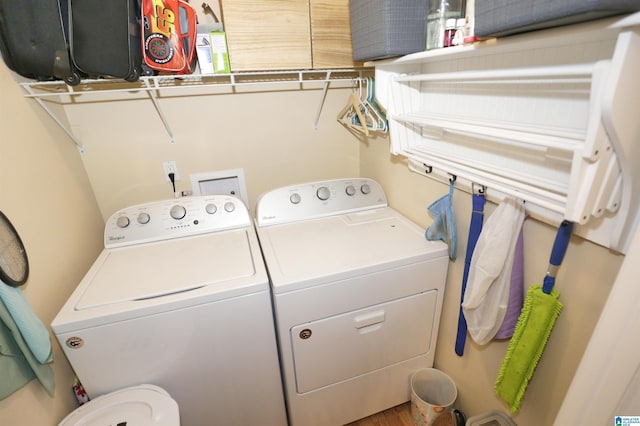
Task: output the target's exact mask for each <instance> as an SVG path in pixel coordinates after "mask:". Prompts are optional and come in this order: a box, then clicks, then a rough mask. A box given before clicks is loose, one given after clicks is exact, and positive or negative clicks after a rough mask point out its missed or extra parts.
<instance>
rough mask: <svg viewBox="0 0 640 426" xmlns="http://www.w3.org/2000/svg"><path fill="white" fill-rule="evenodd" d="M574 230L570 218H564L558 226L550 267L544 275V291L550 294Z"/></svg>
mask: <svg viewBox="0 0 640 426" xmlns="http://www.w3.org/2000/svg"><path fill="white" fill-rule="evenodd" d="M572 230H573V222H569V221H568V220H563V221H562V223H561V224H560V227H559V228H558V232H557V233H556V239H555V241H554V242H553V248H552V249H551V257H550V258H549V269H547V275H546V276H545V277H544V282H543V283H542V291H543V292H544V293H546V294H550V293H551V289H553V286H554V285H555V282H556V274H557V272H558V269H559V267H560V264H561V263H562V260H563V259H564V255H565V253H566V252H567V246H569V239H570V238H571V232H572Z"/></svg>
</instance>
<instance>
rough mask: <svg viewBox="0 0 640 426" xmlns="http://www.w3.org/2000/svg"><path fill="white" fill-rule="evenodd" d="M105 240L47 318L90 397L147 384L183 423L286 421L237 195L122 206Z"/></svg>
mask: <svg viewBox="0 0 640 426" xmlns="http://www.w3.org/2000/svg"><path fill="white" fill-rule="evenodd" d="M104 239H105V241H104V244H105V249H104V250H103V251H102V253H101V254H100V256H99V257H98V258H97V260H96V261H95V263H94V264H93V266H92V267H91V269H90V270H89V271H88V273H87V274H86V276H85V277H84V278H83V280H82V281H81V282H80V284H79V285H78V287H77V288H76V290H75V291H74V292H73V294H72V295H71V297H70V298H69V300H68V301H67V302H66V304H65V305H64V306H63V307H62V309H61V311H60V312H59V313H58V315H57V316H56V318H55V319H54V321H53V323H52V324H51V327H52V328H53V331H54V332H55V334H56V337H57V338H58V340H59V342H60V345H61V346H62V348H63V349H64V352H65V354H66V356H67V358H68V359H69V362H70V363H71V365H72V367H73V369H74V370H75V372H76V374H77V376H78V378H79V379H80V381H81V382H82V384H83V385H84V387H85V389H86V391H87V393H88V394H89V396H90V397H92V398H95V397H97V396H99V395H102V394H106V393H108V392H111V391H114V390H117V389H122V388H125V387H128V386H133V385H138V384H142V383H149V384H154V385H157V386H160V387H161V388H164V389H165V390H167V391H168V392H169V394H170V395H171V396H172V397H173V399H175V400H176V402H177V403H178V406H179V409H180V418H181V422H182V425H183V426H196V425H206V426H210V425H213V424H215V425H258V424H259V425H278V426H281V425H286V424H287V420H286V413H285V408H284V398H283V392H282V382H281V375H280V369H279V364H278V354H277V347H276V337H275V330H274V323H273V314H272V307H271V298H270V292H269V281H268V277H267V273H266V269H265V266H264V261H263V260H262V257H261V254H260V247H259V245H258V240H257V238H256V233H255V230H254V227H253V224H252V221H251V217H250V215H249V213H248V211H247V208H246V207H245V205H244V204H243V203H242V201H240V200H239V199H237V198H234V197H231V196H221V195H215V196H214V195H209V196H201V197H187V198H181V199H179V200H166V201H159V202H154V203H149V204H142V205H138V206H133V207H130V208H126V209H123V210H121V211H119V212H117V213H115V214H114V215H112V216H111V217H110V218H109V220H108V221H107V223H106V226H105V233H104Z"/></svg>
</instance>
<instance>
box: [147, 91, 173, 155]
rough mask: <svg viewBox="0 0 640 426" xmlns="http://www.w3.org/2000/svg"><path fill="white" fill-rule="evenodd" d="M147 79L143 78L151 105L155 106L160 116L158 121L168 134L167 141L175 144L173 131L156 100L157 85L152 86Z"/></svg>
mask: <svg viewBox="0 0 640 426" xmlns="http://www.w3.org/2000/svg"><path fill="white" fill-rule="evenodd" d="M149 81H150V80H149V79H145V80H144V84H145V86H147V89H149V90H148V92H149V98H150V99H151V102H153V106H154V107H155V109H156V112H157V113H158V117H160V121H162V124H163V125H164V128H165V130H166V131H167V134H168V135H169V143H171V144H175V143H176V139H175V137H174V136H173V131H171V127H170V126H169V122H168V121H167V118H166V117H165V115H164V112H163V111H162V108H160V103H159V102H158V97H157V94H156V90H157V89H158V87H157V85H154V86H153V87H152V86H151V84H150V83H149Z"/></svg>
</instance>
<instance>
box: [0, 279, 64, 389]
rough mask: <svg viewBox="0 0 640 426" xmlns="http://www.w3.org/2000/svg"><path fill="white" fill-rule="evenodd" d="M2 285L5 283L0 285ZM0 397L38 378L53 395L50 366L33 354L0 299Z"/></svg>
mask: <svg viewBox="0 0 640 426" xmlns="http://www.w3.org/2000/svg"><path fill="white" fill-rule="evenodd" d="M0 285H4V284H0ZM0 377H1V378H2V380H0V399H2V398H5V397H6V396H8V395H10V394H11V393H13V392H15V391H16V390H18V389H20V388H21V387H22V386H24V385H25V384H27V383H28V382H29V381H31V380H33V379H34V378H37V379H38V380H39V381H40V383H41V384H42V386H43V387H44V388H45V389H46V390H47V392H49V395H52V396H53V388H54V382H53V369H52V368H51V365H49V364H43V363H40V362H38V360H37V359H36V358H35V357H34V356H33V354H32V353H31V350H30V349H29V347H28V346H27V344H26V342H25V341H24V339H23V338H22V334H21V333H20V330H19V328H18V326H17V325H16V323H15V321H14V320H13V317H12V316H11V314H10V313H9V311H8V310H7V307H6V306H5V304H4V303H3V302H2V301H1V300H0Z"/></svg>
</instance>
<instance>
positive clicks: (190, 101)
mask: <svg viewBox="0 0 640 426" xmlns="http://www.w3.org/2000/svg"><path fill="white" fill-rule="evenodd" d="M273 87H274V86H272V85H270V86H264V87H262V89H265V90H271V89H273ZM315 87H316V88H313V89H310V90H296V89H297V85H294V86H293V89H294V90H291V86H290V85H289V86H280V88H284V89H289V90H281V91H267V92H263V93H235V94H231V95H229V94H215V95H209V96H188V97H179V96H178V97H173V98H164V99H161V100H160V105H161V107H162V110H163V112H164V114H165V116H166V117H167V121H168V123H169V124H170V126H171V128H172V130H173V133H174V137H175V143H173V144H172V143H170V139H169V137H168V135H167V133H166V132H165V129H164V127H163V126H162V123H161V121H160V119H159V117H158V115H157V114H156V112H155V109H154V108H153V104H152V103H151V101H149V100H148V99H142V100H129V101H120V102H116V103H111V102H105V103H86V104H81V105H77V106H67V107H66V109H67V112H68V115H69V117H70V120H71V123H72V129H73V131H74V133H75V134H76V135H77V136H78V138H79V139H80V140H81V141H82V143H83V144H84V145H85V147H86V154H85V155H84V156H83V157H82V160H83V161H84V164H85V167H86V170H87V173H88V175H89V179H90V180H91V186H92V188H93V190H94V192H95V195H96V199H97V200H98V204H99V206H100V209H101V211H102V214H103V216H104V218H105V219H106V218H108V217H109V216H110V215H111V214H112V213H114V212H115V211H116V210H118V209H120V208H123V207H127V206H130V205H133V204H136V203H141V202H145V201H152V200H159V199H163V198H170V197H171V196H172V189H171V186H170V184H169V183H168V182H167V181H166V180H165V176H164V172H163V169H162V162H163V161H165V160H175V161H176V165H177V168H178V172H179V174H180V177H181V180H180V181H179V182H177V183H176V189H177V190H178V191H184V190H189V189H191V184H190V182H189V174H192V173H202V172H209V171H217V170H226V169H235V168H244V172H245V177H246V183H247V192H248V195H249V203H250V205H251V207H252V208H253V206H254V204H255V200H256V199H257V198H258V197H259V196H260V194H262V193H263V192H265V191H267V190H269V189H273V188H275V187H278V186H283V185H287V184H293V183H298V182H302V181H310V180H320V179H328V178H336V177H348V176H355V175H357V174H358V173H359V157H358V149H359V143H358V141H357V140H356V139H355V138H353V137H351V136H350V134H349V133H348V132H347V131H345V130H344V128H343V127H342V126H341V125H340V124H339V123H338V122H337V120H336V115H337V113H338V111H340V109H342V107H343V106H344V105H345V104H346V102H347V98H348V94H349V93H350V89H330V90H329V91H328V93H327V97H326V100H325V103H324V107H323V109H322V114H321V115H320V121H319V123H318V128H317V130H315V128H314V120H315V117H316V114H317V109H318V107H319V105H320V99H321V95H322V92H321V90H319V87H321V86H318V85H316V86H315ZM251 89H252V90H253V89H254V87H252V88H251ZM241 90H246V89H245V88H239V89H238V91H241ZM192 93H193V92H192ZM195 93H202V90H198V91H197V92H195ZM86 98H88V97H86V96H84V97H82V99H81V100H83V101H84V100H85V99H86Z"/></svg>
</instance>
